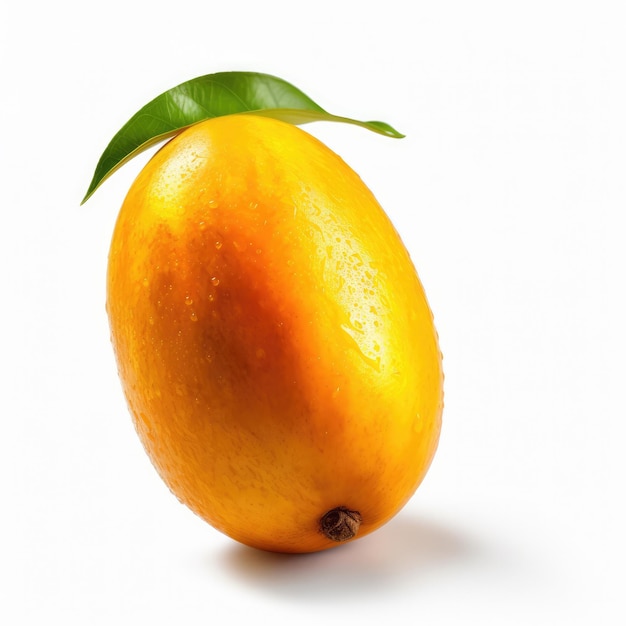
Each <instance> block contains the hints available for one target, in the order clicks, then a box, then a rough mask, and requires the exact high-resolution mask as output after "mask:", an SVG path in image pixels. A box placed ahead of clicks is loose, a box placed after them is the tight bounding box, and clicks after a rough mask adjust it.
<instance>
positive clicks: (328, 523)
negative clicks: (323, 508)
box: [320, 506, 363, 541]
mask: <svg viewBox="0 0 626 626" xmlns="http://www.w3.org/2000/svg"><path fill="white" fill-rule="evenodd" d="M362 521H363V520H362V518H361V514H360V513H359V512H358V511H351V510H350V509H348V508H347V507H345V506H338V507H335V508H334V509H331V510H330V511H328V513H325V514H324V515H323V516H322V518H321V519H320V530H321V531H322V533H323V534H324V535H325V536H326V537H328V539H330V540H332V541H347V540H348V539H352V537H354V536H355V535H356V534H357V532H358V531H359V527H360V526H361V522H362Z"/></svg>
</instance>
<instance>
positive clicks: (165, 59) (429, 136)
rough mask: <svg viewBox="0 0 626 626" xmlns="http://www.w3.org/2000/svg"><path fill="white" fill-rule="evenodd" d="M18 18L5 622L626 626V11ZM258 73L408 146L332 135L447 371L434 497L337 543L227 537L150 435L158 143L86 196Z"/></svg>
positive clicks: (481, 0)
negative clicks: (329, 546) (373, 202)
mask: <svg viewBox="0 0 626 626" xmlns="http://www.w3.org/2000/svg"><path fill="white" fill-rule="evenodd" d="M9 4H10V6H8V5H9ZM2 7H3V8H2V9H1V10H0V64H1V74H2V76H1V78H2V85H1V87H0V91H1V93H2V96H1V97H0V115H1V117H0V119H1V121H2V133H1V136H0V177H1V184H0V199H1V204H2V221H1V227H0V271H1V272H2V280H1V283H0V294H1V298H2V302H1V307H0V333H1V342H2V343H1V347H0V359H1V372H0V385H1V395H0V411H1V421H0V480H1V481H2V483H1V494H2V510H1V514H0V550H1V552H0V623H2V624H7V625H11V626H12V625H22V624H47V623H56V622H57V621H58V622H59V623H64V624H90V625H93V624H107V625H108V624H122V625H125V624H157V625H158V624H174V623H175V624H215V623H219V624H231V623H238V621H239V620H240V619H247V620H254V621H255V622H256V621H258V620H261V619H266V618H269V619H271V620H272V622H273V623H275V624H301V625H303V626H306V625H309V624H321V623H327V624H335V623H337V624H339V623H350V624H352V623H356V624H378V623H382V622H385V623H386V622H389V621H397V620H399V619H401V618H402V619H403V620H405V621H407V622H409V623H415V624H429V626H435V625H438V624H481V625H489V624H498V625H502V624H506V625H510V624H524V625H527V624H533V625H544V624H546V625H554V624H556V625H560V624H566V625H568V626H571V625H575V624H594V625H595V624H602V625H605V624H624V623H626V609H625V607H624V602H625V600H624V598H623V595H622V594H623V588H624V582H625V580H624V562H625V559H626V549H625V547H626V542H625V540H624V526H625V524H626V516H625V514H624V508H623V500H624V491H625V487H624V478H625V476H626V461H625V454H624V449H625V446H626V429H625V426H624V424H625V420H626V403H625V401H624V379H625V374H626V368H625V365H624V355H625V352H626V341H625V340H626V335H625V332H624V326H625V324H624V319H625V318H626V307H625V305H624V297H623V296H624V283H625V276H624V268H625V267H626V254H625V252H624V243H623V242H624V233H625V228H624V225H623V224H624V222H623V216H624V212H625V208H626V123H625V112H626V71H625V70H626V43H625V41H626V37H625V35H624V28H625V25H626V15H625V14H624V10H623V9H622V7H623V3H621V2H618V1H615V2H608V1H602V0H595V1H594V2H583V1H576V0H571V1H569V2H566V1H565V0H563V1H558V0H541V1H535V0H525V1H524V2H499V1H497V0H493V1H487V0H476V1H474V2H464V1H462V0H441V1H438V2H422V1H418V2H415V3H412V2H405V0H387V1H386V2H380V3H374V2H367V1H363V2H341V1H340V0H333V1H332V2H330V1H327V0H318V1H317V2H314V3H305V4H302V3H297V2H293V0H292V1H290V2H287V1H279V0H266V1H264V2H257V1H254V2H252V1H251V0H241V1H240V2H233V3H226V2H220V3H211V2H210V1H208V2H191V1H188V0H179V1H178V2H161V1H159V0H154V1H152V2H145V3H133V2H132V1H130V0H127V1H125V2H119V1H117V0H110V1H109V2H106V3H98V4H92V3H83V4H80V3H75V2H67V1H66V0H60V1H59V2H43V1H39V2H37V1H36V2H31V3H29V2H24V3H16V2H13V3H4V4H3V5H2ZM240 69H247V70H254V71H263V72H269V73H272V74H275V75H277V76H280V77H282V78H285V79H287V80H289V81H290V82H292V83H294V84H295V85H297V86H298V87H300V88H301V89H302V90H303V91H304V92H305V93H307V94H308V95H310V96H311V97H312V98H313V99H314V100H316V101H317V102H318V103H319V104H320V105H322V106H323V107H325V108H326V109H327V110H329V111H331V112H333V113H336V114H338V115H347V116H351V117H356V118H360V119H382V120H385V121H387V122H389V123H390V124H392V125H393V126H395V127H396V128H398V129H399V130H401V131H402V132H404V133H406V138H405V139H402V140H392V139H388V138H385V137H381V136H378V135H375V134H373V133H369V132H367V131H365V130H363V129H359V128H356V127H348V126H339V125H333V124H314V125H311V126H307V127H306V129H307V130H309V132H311V133H313V134H315V135H317V136H318V137H320V138H321V139H322V140H323V141H325V142H326V143H327V144H328V145H329V146H330V147H331V148H333V149H334V150H335V151H336V152H338V153H339V154H341V156H342V157H343V158H344V159H345V160H346V161H348V163H350V164H351V165H352V167H353V168H354V169H356V170H357V171H358V172H359V174H360V175H361V176H362V178H363V179H364V180H365V182H366V183H367V184H368V185H369V186H370V188H371V189H372V190H373V191H374V193H375V194H376V195H377V197H378V199H379V200H380V202H381V203H382V205H383V206H384V207H385V209H386V210H387V212H388V213H389V215H390V216H391V218H392V220H393V221H394V222H395V224H396V227H397V228H398V230H399V231H400V233H401V235H402V237H403V239H404V240H405V243H406V245H407V246H408V248H409V250H410V252H411V255H412V257H413V260H414V262H415V264H416V266H417V269H418V271H419V273H420V276H421V278H422V281H423V283H424V285H425V288H426V290H427V293H428V296H429V299H430V303H431V306H432V308H433V310H434V313H435V317H436V322H437V326H438V330H439V333H440V338H441V347H442V350H443V352H444V357H445V358H444V364H445V371H446V408H445V413H444V429H443V434H442V439H441V444H440V448H439V451H438V453H437V456H436V458H435V461H434V464H433V466H432V468H431V471H430V473H429V474H428V476H427V478H426V480H425V482H424V483H423V485H422V487H421V488H420V489H419V490H418V492H417V494H416V495H415V497H414V498H413V499H412V500H411V502H410V503H409V505H408V506H407V507H406V508H405V509H404V510H403V511H402V512H401V513H400V514H399V515H398V516H397V517H396V518H395V519H394V520H393V521H392V522H391V523H389V524H388V525H387V526H386V527H384V528H383V529H381V530H380V531H378V532H377V533H374V534H373V535H371V536H369V537H367V538H363V539H362V540H361V541H357V542H355V543H353V544H351V545H349V546H345V547H342V548H338V549H336V550H332V551H330V552H326V553H321V554H317V555H311V556H300V557H287V556H282V555H273V554H266V553H262V552H257V551H254V550H251V549H248V548H245V547H242V546H240V545H238V544H235V543H234V542H233V541H231V540H230V539H228V538H226V537H224V536H222V535H220V534H219V533H218V532H217V531H215V530H213V529H212V528H211V527H209V526H207V525H206V524H205V523H204V522H202V521H200V520H199V519H198V518H196V517H195V516H194V515H193V514H191V513H190V512H189V511H188V510H187V509H185V508H184V507H183V506H181V505H180V504H178V502H177V501H176V500H175V498H174V497H173V496H171V495H170V493H169V492H168V491H167V489H166V488H165V487H164V485H163V484H162V483H161V482H160V480H159V479H158V478H157V475H156V473H155V472H154V470H153V469H152V467H151V465H150V463H149V462H148V459H147V457H146V456H145V454H144V452H143V450H142V449H141V447H140V445H139V442H138V440H137V438H136V436H135V433H134V431H133V428H132V425H131V422H130V417H129V415H128V413H127V409H126V406H125V402H124V399H123V397H122V395H121V389H120V385H119V382H118V379H117V374H116V370H115V365H114V362H113V355H112V350H111V347H110V344H109V335H108V326H107V320H106V316H105V311H104V279H105V268H106V256H107V249H108V244H109V240H110V236H111V232H112V228H113V224H114V220H115V217H116V213H117V210H118V208H119V205H120V204H121V202H122V200H123V197H124V194H125V192H126V190H127V189H128V186H129V185H130V183H131V181H132V180H133V178H134V177H135V176H136V174H137V172H138V171H139V169H140V168H141V166H142V164H143V163H144V162H145V159H147V158H148V155H145V159H144V158H143V157H142V158H139V159H137V160H135V161H133V162H131V163H129V164H127V165H126V166H125V167H124V168H123V169H122V170H120V171H119V172H117V173H116V174H115V175H114V176H113V177H112V178H111V179H109V180H108V181H107V182H106V183H105V184H104V185H103V187H102V188H101V189H100V190H99V191H98V192H97V193H96V194H95V196H94V197H93V198H92V199H91V200H90V201H89V202H88V203H87V204H86V205H85V206H83V207H80V206H79V203H80V200H81V199H82V196H83V194H84V192H85V191H86V188H87V185H88V183H89V180H90V178H91V175H92V173H93V169H94V167H95V164H96V162H97V159H98V157H99V156H100V153H101V152H102V150H103V149H104V147H105V146H106V144H107V143H108V141H109V139H110V138H111V137H112V135H113V134H114V133H115V132H116V131H117V130H118V129H119V127H120V126H121V125H122V124H123V123H124V122H125V121H126V120H127V118H128V117H130V115H131V114H132V113H134V112H135V111H136V110H137V109H138V108H139V107H140V106H142V105H143V104H144V103H146V102H147V101H148V100H149V99H151V98H152V97H154V96H156V95H157V94H159V93H161V92H162V91H164V90H166V89H168V88H169V87H172V86H174V85H176V84H178V83H180V82H182V81H184V80H187V79H190V78H193V77H195V76H198V75H201V74H206V73H211V72H216V71H225V70H240Z"/></svg>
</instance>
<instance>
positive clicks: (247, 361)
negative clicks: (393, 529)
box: [107, 115, 443, 552]
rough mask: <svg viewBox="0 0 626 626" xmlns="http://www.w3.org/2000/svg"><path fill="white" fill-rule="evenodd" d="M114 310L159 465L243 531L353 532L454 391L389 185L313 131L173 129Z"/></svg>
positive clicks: (140, 198)
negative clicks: (376, 192) (388, 206)
mask: <svg viewBox="0 0 626 626" xmlns="http://www.w3.org/2000/svg"><path fill="white" fill-rule="evenodd" d="M107 312H108V315H109V320H110V327H111V335H112V341H113V346H114V350H115V354H116V359H117V364H118V370H119V375H120V379H121V381H122V384H123V388H124V392H125V395H126V398H127V401H128V405H129V408H130V411H131V414H132V416H133V420H134V423H135V426H136V429H137V432H138V434H139V437H140V438H141V441H142V443H143V445H144V447H145V449H146V451H147V453H148V455H149V457H150V459H151V461H152V463H153V464H154V466H155V468H156V469H157V471H158V473H159V474H160V476H161V477H162V479H163V480H164V481H165V483H166V484H167V485H168V487H169V488H170V490H171V491H172V492H173V493H174V494H175V495H176V496H177V497H178V498H179V500H180V501H181V502H183V503H184V504H185V505H187V506H188V507H189V508H190V509H191V510H192V511H194V512H195V513H196V514H197V515H199V516H200V517H202V518H203V519H205V520H206V521H207V522H208V523H209V524H211V525H212V526H214V527H215V528H217V529H218V530H220V531H221V532H223V533H225V534H226V535H228V536H230V537H232V538H233V539H235V540H237V541H240V542H242V543H244V544H247V545H250V546H253V547H257V548H261V549H265V550H272V551H280V552H312V551H317V550H324V549H326V548H330V547H333V546H337V545H340V544H342V543H345V542H346V541H353V540H354V539H357V538H359V537H363V536H365V535H367V534H368V533H370V532H372V531H373V530H375V529H377V528H379V527H380V526H381V525H383V524H384V523H385V522H387V521H388V520H389V519H391V518H392V517H393V516H394V515H395V514H396V513H397V512H398V511H399V510H400V509H401V508H402V507H403V506H404V505H405V504H406V502H407V501H408V500H409V498H410V497H411V496H412V495H413V493H414V492H415V490H416V489H417V487H418V486H419V484H420V483H421V481H422V480H423V478H424V476H425V474H426V472H427V470H428V467H429V465H430V463H431V461H432V459H433V455H434V453H435V450H436V447H437V443H438V440H439V433H440V428H441V413H442V405H443V373H442V365H441V355H440V351H439V346H438V340H437V334H436V331H435V327H434V324H433V316H432V313H431V310H430V308H429V305H428V302H427V299H426V297H425V294H424V291H423V288H422V285H421V283H420V280H419V278H418V276H417V274H416V272H415V268H414V267H413V264H412V262H411V259H410V257H409V254H408V252H407V250H406V248H405V246H404V245H403V243H402V241H401V239H400V237H399V235H398V233H397V232H396V231H395V229H394V227H393V225H392V224H391V222H390V221H389V219H388V217H387V216H386V214H385V213H384V211H383V210H382V208H381V207H380V206H379V204H378V202H377V201H376V199H375V198H374V196H373V195H372V193H371V192H370V191H369V189H368V188H367V187H366V186H365V185H364V184H363V182H362V181H361V179H360V178H359V177H358V175H357V174H356V173H355V172H354V171H353V170H352V169H351V168H350V167H349V166H348V165H347V164H346V163H345V162H344V161H343V160H342V159H341V158H340V157H339V156H337V155H336V154H335V153H334V152H332V151H331V150H330V149H329V148H327V147H326V146H325V145H323V144H322V143H321V142H320V141H318V140H317V139H315V138H314V137H312V136H311V135H310V134H308V133H307V132H305V131H303V130H302V129H300V128H297V127H295V126H293V125H291V124H288V123H285V122H281V121H277V120H273V119H270V118H267V117H261V116H255V115H229V116H223V117H219V118H215V119H211V120H208V121H205V122H201V123H199V124H196V125H194V126H192V127H190V128H188V129H187V130H185V131H183V132H182V133H181V134H180V135H178V136H176V137H175V138H174V139H172V140H170V141H169V142H168V143H167V144H165V146H164V147H162V148H161V149H160V150H159V151H158V152H157V153H156V154H155V155H154V156H153V157H152V159H151V160H150V161H149V162H148V164H147V165H146V167H145V168H144V169H143V171H142V172H141V173H140V175H139V176H138V178H137V180H136V181H135V183H134V184H133V186H132V187H131V189H130V191H129V193H128V195H127V197H126V199H125V201H124V204H123V206H122V209H121V211H120V214H119V217H118V220H117V224H116V227H115V231H114V234H113V239H112V243H111V249H110V256H109V267H108V277H107Z"/></svg>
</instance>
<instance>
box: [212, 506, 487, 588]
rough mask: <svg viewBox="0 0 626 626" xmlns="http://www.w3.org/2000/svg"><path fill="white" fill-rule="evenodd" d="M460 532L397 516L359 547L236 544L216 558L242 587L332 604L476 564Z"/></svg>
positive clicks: (474, 550) (475, 553)
mask: <svg viewBox="0 0 626 626" xmlns="http://www.w3.org/2000/svg"><path fill="white" fill-rule="evenodd" d="M481 552H482V550H481V548H480V546H479V545H478V544H477V543H476V542H475V541H473V540H472V539H470V538H468V537H465V536H463V534H462V531H456V530H453V529H451V528H449V527H445V526H443V525H439V524H437V523H435V522H432V521H426V520H423V519H416V518H414V517H411V516H409V515H402V514H400V515H399V516H398V517H397V518H396V519H395V520H392V521H391V522H389V523H388V524H387V525H386V526H384V527H383V528H381V529H379V530H378V531H376V532H374V533H372V534H371V535H369V536H367V537H364V538H363V539H360V540H359V541H356V542H353V543H350V544H347V545H345V546H341V547H338V548H334V549H331V550H327V551H325V552H318V553H314V554H303V555H288V554H276V553H271V552H263V551H260V550H255V549H253V548H248V547H246V546H242V545H240V544H237V543H233V544H232V545H229V546H228V548H227V549H226V550H225V551H224V553H223V554H222V555H221V559H222V562H223V563H222V564H223V568H224V570H225V571H226V572H227V573H229V574H231V575H232V576H233V577H234V578H236V579H238V580H239V581H241V582H244V583H247V584H250V585H252V586H254V587H256V588H258V589H260V590H265V591H271V592H274V593H276V594H279V595H282V596H285V597H289V596H291V597H296V598H297V597H298V596H301V597H311V596H315V595H321V596H323V597H324V598H325V599H327V600H328V599H332V598H333V597H335V598H340V597H345V596H352V597H354V596H355V595H356V594H359V595H361V594H363V593H364V592H365V593H367V592H373V591H379V592H384V591H385V589H402V588H406V587H410V588H411V589H413V590H418V589H419V586H420V581H423V582H427V581H428V579H429V577H430V576H432V575H433V574H434V573H435V572H437V571H440V570H441V569H442V568H446V567H452V566H454V565H458V564H462V563H464V562H467V561H473V560H476V559H479V560H480V559H481V558H482V557H481Z"/></svg>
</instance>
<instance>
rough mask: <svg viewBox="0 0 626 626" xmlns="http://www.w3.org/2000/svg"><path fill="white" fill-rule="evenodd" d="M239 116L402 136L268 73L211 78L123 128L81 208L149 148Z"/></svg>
mask: <svg viewBox="0 0 626 626" xmlns="http://www.w3.org/2000/svg"><path fill="white" fill-rule="evenodd" d="M237 113H249V114H255V115H264V116H266V117H272V118H276V119H280V120H283V121H286V122H289V123H291V124H306V123H309V122H315V121H327V122H344V123H347V124H356V125H357V126H362V127H363V128H366V129H368V130H371V131H373V132H376V133H380V134H382V135H386V136H388V137H397V138H399V137H404V135H402V134H401V133H399V132H398V131H397V130H395V129H394V128H392V127H391V126H389V125H388V124H385V123H384V122H360V121H358V120H353V119H350V118H347V117H339V116H336V115H331V114H330V113H327V112H326V111H325V110H324V109H322V107H320V106H319V105H318V104H316V103H315V102H313V100H311V99H310V98H309V97H308V96H307V95H305V94H304V93H302V92H301V91H300V90H299V89H297V88H296V87H294V86H293V85H291V84H290V83H288V82H287V81H284V80H282V79H280V78H276V77H275V76H270V75H269V74H259V73H256V72H220V73H217V74H208V75H206V76H200V77H198V78H194V79H192V80H189V81H187V82H184V83H182V84H180V85H178V86H177V87H174V88H173V89H170V90H169V91H166V92H165V93H162V94H161V95H160V96H157V97H156V98H155V99H154V100H152V101H150V102H148V104H146V105H145V106H144V107H143V108H142V109H140V110H139V111H138V112H137V113H135V115H133V116H132V117H131V118H130V120H128V122H126V124H124V126H123V127H122V128H121V129H120V130H119V131H118V133H117V134H116V135H115V136H114V137H113V139H112V140H111V142H110V143H109V145H108V146H107V147H106V150H105V151H104V153H103V154H102V156H101V157H100V160H99V161H98V165H97V166H96V170H95V173H94V175H93V179H92V181H91V184H90V185H89V189H88V190H87V193H86V194H85V197H84V198H83V201H82V202H81V204H84V203H85V202H86V201H87V200H88V199H89V198H90V197H91V195H92V194H93V193H94V192H95V190H96V189H97V188H98V187H99V186H100V185H101V184H102V183H103V182H104V181H105V180H106V179H107V178H108V177H109V176H110V175H111V174H112V173H113V172H114V171H115V170H117V169H118V168H119V167H121V166H122V165H123V164H124V163H126V162H127V161H129V160H130V159H131V158H133V157H134V156H136V155H137V154H139V153H140V152H142V151H143V150H145V149H146V148H149V147H150V146H153V145H154V144H156V143H158V142H159V141H162V140H164V139H167V138H169V137H172V136H173V135H176V134H177V133H179V132H180V131H181V130H183V129H185V128H187V127H189V126H191V125H193V124H197V123H198V122H201V121H203V120H206V119H210V118H213V117H220V116H222V115H234V114H237Z"/></svg>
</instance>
